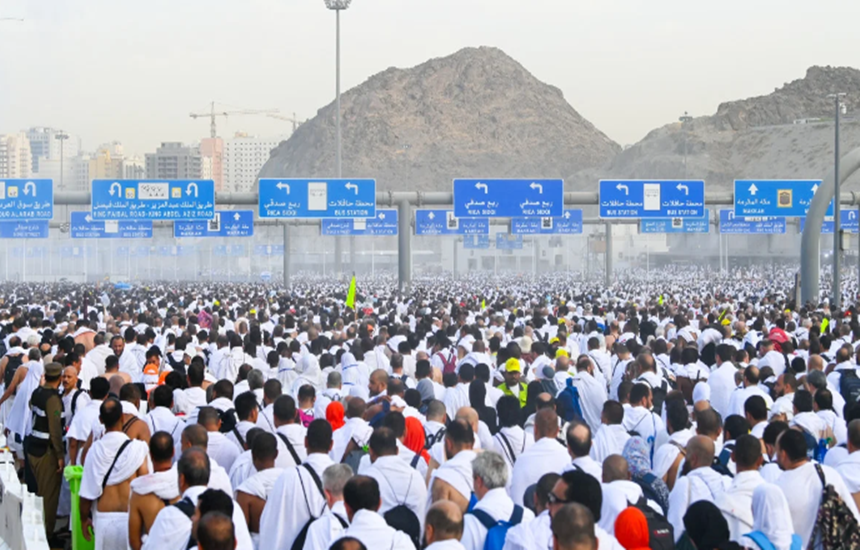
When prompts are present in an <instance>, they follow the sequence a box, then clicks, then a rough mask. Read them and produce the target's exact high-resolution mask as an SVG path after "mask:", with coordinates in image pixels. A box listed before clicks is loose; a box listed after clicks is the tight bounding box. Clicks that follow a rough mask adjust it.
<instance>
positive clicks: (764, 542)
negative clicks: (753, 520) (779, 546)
mask: <svg viewBox="0 0 860 550" xmlns="http://www.w3.org/2000/svg"><path fill="white" fill-rule="evenodd" d="M745 536H747V537H749V538H751V539H752V540H753V542H755V543H756V544H758V547H759V548H761V550H776V546H774V545H773V543H772V542H770V541H769V540H768V538H767V537H766V536H765V534H764V533H762V532H761V531H753V532H752V533H747V534H746V535H745ZM802 542H803V541H802V540H800V536H798V535H791V547H790V548H791V550H801V549H802V548H803V545H802Z"/></svg>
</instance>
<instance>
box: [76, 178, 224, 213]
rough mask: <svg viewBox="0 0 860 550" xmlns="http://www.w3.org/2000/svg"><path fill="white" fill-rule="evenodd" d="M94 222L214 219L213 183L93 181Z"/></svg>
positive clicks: (92, 211) (91, 209) (188, 181)
mask: <svg viewBox="0 0 860 550" xmlns="http://www.w3.org/2000/svg"><path fill="white" fill-rule="evenodd" d="M90 211H91V213H92V214H91V215H92V217H93V219H94V220H211V219H212V217H213V216H215V182H213V181H212V180H194V181H191V180H93V190H92V207H91V208H90Z"/></svg>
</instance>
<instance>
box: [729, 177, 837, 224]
mask: <svg viewBox="0 0 860 550" xmlns="http://www.w3.org/2000/svg"><path fill="white" fill-rule="evenodd" d="M820 186H821V180H758V179H755V180H753V179H746V180H735V183H734V197H735V215H736V216H742V217H761V216H783V217H786V218H800V217H804V216H806V213H807V212H808V211H809V206H810V204H812V198H813V197H814V196H815V192H816V191H818V188H819V187H820ZM825 215H826V216H832V215H833V201H830V205H829V206H828V207H827V213H826V214H825Z"/></svg>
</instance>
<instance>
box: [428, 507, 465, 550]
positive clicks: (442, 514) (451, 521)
mask: <svg viewBox="0 0 860 550" xmlns="http://www.w3.org/2000/svg"><path fill="white" fill-rule="evenodd" d="M424 529H425V535H426V538H427V544H428V545H430V544H433V543H434V542H439V541H443V540H460V538H461V537H462V536H463V512H461V511H460V507H459V506H457V505H456V504H454V503H453V502H451V501H450V500H439V501H437V502H436V503H434V504H433V506H431V507H430V509H429V510H427V521H426V526H425V527H424Z"/></svg>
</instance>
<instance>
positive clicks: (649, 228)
mask: <svg viewBox="0 0 860 550" xmlns="http://www.w3.org/2000/svg"><path fill="white" fill-rule="evenodd" d="M710 231H711V211H710V210H705V217H703V218H672V219H658V220H640V221H639V232H640V233H643V234H646V233H710Z"/></svg>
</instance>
